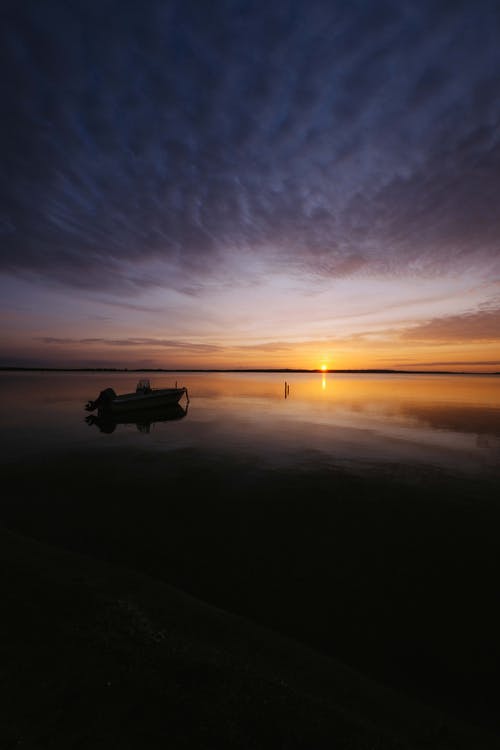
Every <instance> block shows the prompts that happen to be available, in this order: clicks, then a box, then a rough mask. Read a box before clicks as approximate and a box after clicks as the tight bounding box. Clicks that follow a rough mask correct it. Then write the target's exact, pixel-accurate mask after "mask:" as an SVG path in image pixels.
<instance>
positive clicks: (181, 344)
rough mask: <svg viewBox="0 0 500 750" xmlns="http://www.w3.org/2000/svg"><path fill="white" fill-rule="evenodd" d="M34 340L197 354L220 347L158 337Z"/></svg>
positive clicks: (51, 337) (43, 337)
mask: <svg viewBox="0 0 500 750" xmlns="http://www.w3.org/2000/svg"><path fill="white" fill-rule="evenodd" d="M35 341H40V342H41V343H42V344H51V345H52V344H55V345H56V346H89V345H96V344H97V345H98V346H113V347H115V346H116V347H125V348H129V347H133V348H135V347H148V348H150V349H151V348H156V347H162V348H168V349H177V350H180V351H182V352H193V351H194V352H198V353H199V354H210V353H213V352H218V351H221V349H222V347H220V346H217V345H215V344H203V343H197V342H190V341H174V340H170V339H160V338H99V337H95V338H80V339H78V338H68V337H58V336H41V337H37V338H36V339H35Z"/></svg>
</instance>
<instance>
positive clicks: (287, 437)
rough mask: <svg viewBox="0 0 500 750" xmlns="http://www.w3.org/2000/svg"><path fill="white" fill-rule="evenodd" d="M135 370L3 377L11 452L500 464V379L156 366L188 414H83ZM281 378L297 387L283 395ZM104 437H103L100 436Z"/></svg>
mask: <svg viewBox="0 0 500 750" xmlns="http://www.w3.org/2000/svg"><path fill="white" fill-rule="evenodd" d="M139 377H140V375H138V374H135V373H131V374H125V373H74V372H73V373H30V372H21V373H6V372H4V373H2V374H1V375H0V378H1V384H2V388H1V395H0V405H1V413H2V425H3V435H2V455H3V458H4V460H10V459H11V458H12V459H19V458H21V457H25V458H26V459H27V458H28V457H29V456H40V455H41V454H42V453H43V452H46V451H48V452H49V453H50V455H51V456H52V457H53V456H54V452H57V451H61V450H62V451H64V452H65V453H66V452H67V451H68V450H70V449H71V450H76V451H81V452H85V451H90V452H92V453H93V452H95V451H96V450H107V449H110V448H113V449H118V448H120V447H123V448H125V447H127V448H131V447H133V446H136V447H140V448H141V450H150V451H152V452H158V451H160V452H161V451H169V450H179V449H195V450H199V451H206V452H207V453H216V454H218V455H220V456H227V457H233V458H234V457H235V456H237V457H239V458H243V457H245V458H247V459H249V460H250V459H252V460H255V461H256V462H257V464H258V465H259V466H264V465H266V466H276V467H279V466H286V465H287V464H292V465H294V466H296V465H297V462H299V464H307V463H308V462H316V461H319V460H323V461H327V462H329V463H330V464H335V465H338V466H346V465H348V466H351V467H357V469H359V470H361V469H362V468H363V467H364V466H366V465H369V466H372V467H373V466H374V465H377V464H379V465H381V466H382V465H384V464H387V463H390V464H392V465H394V464H404V465H405V466H406V465H408V464H409V465H411V466H413V467H416V466H431V467H435V468H442V469H443V470H447V471H455V472H459V473H464V472H465V473H468V474H471V475H472V474H474V473H479V474H481V475H482V476H484V475H486V474H488V475H489V474H497V473H498V472H499V466H500V377H495V376H471V375H468V376H467V375H385V374H383V375H370V374H359V375H351V374H334V373H328V374H319V373H313V374H305V373H290V374H285V375H283V374H281V373H272V374H268V373H173V374H172V373H170V374H165V373H152V374H151V380H152V385H153V386H154V387H158V388H161V387H168V386H172V385H174V384H175V382H178V384H179V385H183V384H184V385H186V387H187V388H188V392H189V396H190V403H189V407H188V413H187V414H186V417H185V419H182V420H181V421H172V422H168V421H166V422H162V421H160V420H161V414H160V415H157V416H156V417H155V415H154V414H152V416H151V422H148V421H146V422H142V423H141V422H140V423H139V424H136V423H134V422H131V423H128V424H117V425H116V426H112V428H113V427H114V429H110V428H109V426H107V430H108V432H107V433H106V434H102V433H103V430H102V429H100V428H99V425H98V424H94V425H92V426H89V424H87V423H86V422H85V416H87V415H86V413H85V412H84V409H83V407H84V404H85V403H86V401H87V400H89V399H90V398H94V397H96V396H97V395H98V393H99V392H100V390H102V389H103V388H104V387H107V386H112V387H113V388H114V389H115V391H116V392H117V393H122V392H128V391H130V390H135V385H136V382H137V379H138V378H139ZM285 379H286V380H287V382H288V384H289V391H288V395H287V397H285V389H284V384H285ZM99 433H101V434H99Z"/></svg>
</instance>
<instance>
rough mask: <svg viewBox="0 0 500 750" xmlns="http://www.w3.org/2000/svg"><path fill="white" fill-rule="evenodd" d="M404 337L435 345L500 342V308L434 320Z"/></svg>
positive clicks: (419, 326) (409, 329) (410, 330)
mask: <svg viewBox="0 0 500 750" xmlns="http://www.w3.org/2000/svg"><path fill="white" fill-rule="evenodd" d="M403 336H404V339H405V340H410V341H425V342H434V343H453V342H470V341H500V308H496V309H485V310H479V311H476V312H465V313H463V314H460V315H449V316H445V317H442V318H433V319H432V320H429V321H427V322H426V323H421V324H420V325H418V326H413V327H411V328H408V329H406V330H405V331H404V334H403ZM494 364H496V363H494Z"/></svg>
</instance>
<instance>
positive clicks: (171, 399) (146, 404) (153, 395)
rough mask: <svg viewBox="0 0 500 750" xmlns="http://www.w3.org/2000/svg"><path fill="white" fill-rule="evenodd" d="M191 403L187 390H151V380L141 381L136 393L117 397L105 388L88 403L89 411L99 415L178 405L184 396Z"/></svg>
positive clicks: (183, 388) (111, 390) (87, 408)
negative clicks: (96, 412) (96, 411)
mask: <svg viewBox="0 0 500 750" xmlns="http://www.w3.org/2000/svg"><path fill="white" fill-rule="evenodd" d="M184 395H185V396H186V399H187V402H188V403H189V396H188V392H187V388H185V387H182V388H177V387H175V388H151V385H150V383H149V380H139V382H138V383H137V387H136V389H135V393H124V394H122V395H121V396H117V395H116V393H115V392H114V390H113V389H112V388H105V389H104V390H103V391H101V392H100V394H99V396H98V397H97V398H96V400H95V401H88V402H87V404H86V405H85V409H86V410H87V411H95V409H97V410H98V413H111V414H115V413H116V414H118V413H120V414H121V413H125V412H131V411H135V410H142V411H143V410H145V409H149V408H154V409H156V408H158V407H162V406H171V405H173V404H178V403H179V401H180V400H181V398H182V396H184Z"/></svg>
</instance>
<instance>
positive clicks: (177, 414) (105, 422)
mask: <svg viewBox="0 0 500 750" xmlns="http://www.w3.org/2000/svg"><path fill="white" fill-rule="evenodd" d="M187 411H188V404H187V403H186V406H181V404H179V403H177V404H167V406H161V407H156V408H151V407H150V408H148V409H133V410H132V411H129V412H123V413H113V412H110V411H104V412H103V411H99V412H98V413H97V414H89V415H88V417H85V421H86V422H87V424H88V425H96V427H98V428H99V430H100V431H101V432H108V433H109V432H114V430H115V429H116V426H117V425H119V424H124V425H130V424H135V425H136V427H137V429H138V430H139V432H149V431H150V429H151V425H152V424H155V423H156V422H172V421H175V420H179V419H183V418H184V417H185V416H186V414H187Z"/></svg>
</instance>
